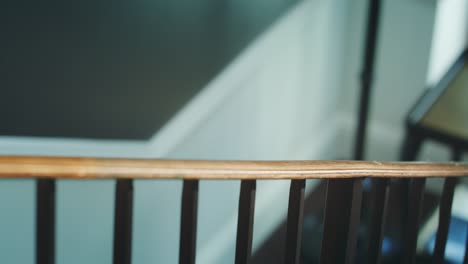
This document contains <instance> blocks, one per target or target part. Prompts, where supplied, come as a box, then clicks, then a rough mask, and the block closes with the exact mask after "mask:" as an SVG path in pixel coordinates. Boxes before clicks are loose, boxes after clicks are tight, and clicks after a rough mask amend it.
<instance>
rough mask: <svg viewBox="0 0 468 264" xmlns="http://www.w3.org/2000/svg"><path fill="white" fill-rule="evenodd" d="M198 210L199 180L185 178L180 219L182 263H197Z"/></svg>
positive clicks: (180, 260)
mask: <svg viewBox="0 0 468 264" xmlns="http://www.w3.org/2000/svg"><path fill="white" fill-rule="evenodd" d="M197 212H198V180H184V187H183V190H182V212H181V219H180V248H179V263H180V264H195V255H196V248H197V246H196V242H197Z"/></svg>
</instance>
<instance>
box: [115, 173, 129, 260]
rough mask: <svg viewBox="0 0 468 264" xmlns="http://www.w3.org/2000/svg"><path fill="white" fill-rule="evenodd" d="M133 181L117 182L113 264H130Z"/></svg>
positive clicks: (123, 180) (122, 180)
mask: <svg viewBox="0 0 468 264" xmlns="http://www.w3.org/2000/svg"><path fill="white" fill-rule="evenodd" d="M132 219H133V181H132V180H129V179H121V180H117V182H116V186H115V212H114V256H113V263H114V264H130V263H131V262H132Z"/></svg>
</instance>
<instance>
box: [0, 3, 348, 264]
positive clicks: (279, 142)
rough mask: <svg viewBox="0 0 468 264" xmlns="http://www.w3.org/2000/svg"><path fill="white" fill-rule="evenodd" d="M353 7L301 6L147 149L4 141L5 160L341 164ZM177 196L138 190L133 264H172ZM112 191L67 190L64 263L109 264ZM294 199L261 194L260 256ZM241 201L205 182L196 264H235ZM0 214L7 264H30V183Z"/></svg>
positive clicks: (155, 188)
mask: <svg viewBox="0 0 468 264" xmlns="http://www.w3.org/2000/svg"><path fill="white" fill-rule="evenodd" d="M348 2H349V1H345V0H306V1H303V2H301V3H299V4H298V5H297V6H296V7H295V8H293V9H292V10H291V11H290V12H289V13H288V14H286V15H285V16H284V17H283V18H282V19H280V20H279V21H278V22H277V23H276V24H274V25H273V26H272V27H271V28H270V29H269V30H268V31H267V32H265V34H263V35H262V36H260V37H259V38H258V39H257V40H256V41H255V42H254V43H253V44H252V45H251V46H250V47H248V48H247V49H246V50H245V51H244V52H243V53H242V54H241V55H240V56H239V57H238V58H237V59H236V60H235V61H233V62H232V64H231V65H229V66H228V67H227V68H226V69H225V71H224V72H222V73H221V74H220V75H219V76H218V77H217V78H215V79H214V80H213V81H212V82H211V83H210V84H208V85H207V87H205V88H204V89H203V90H202V92H201V93H200V94H198V95H197V96H196V97H195V98H194V99H193V100H192V101H191V102H190V103H189V104H188V105H187V106H186V107H184V108H183V109H182V110H181V111H180V112H179V113H178V114H177V115H176V116H175V117H174V118H173V119H172V120H171V121H170V122H169V123H168V124H167V125H166V126H165V127H164V128H163V129H162V130H161V131H159V132H158V133H157V134H156V135H155V136H154V137H153V138H152V139H151V140H150V141H148V142H135V141H125V142H124V141H99V140H97V141H94V140H70V139H43V138H22V137H17V138H14V137H2V138H0V154H18V155H33V154H34V155H66V156H104V157H146V158H157V157H166V158H197V159H202V158H206V159H330V158H334V156H335V152H334V150H335V149H336V146H335V138H336V132H337V126H338V125H337V118H336V108H337V97H338V93H339V90H340V87H339V84H340V82H339V77H338V76H340V75H341V69H342V63H341V59H340V55H341V54H342V47H343V45H345V44H346V41H345V38H344V35H343V34H342V33H343V32H344V31H345V22H346V21H345V18H346V8H347V5H348ZM314 183H315V182H312V181H311V182H309V183H308V187H309V189H310V188H311V187H313V185H314ZM181 185H182V182H181V181H149V180H140V181H136V182H135V208H134V226H135V228H134V244H133V245H134V248H133V250H134V254H133V259H134V261H135V263H176V261H177V258H178V239H179V223H180V222H179V217H180V195H181ZM113 188H114V182H112V181H69V180H61V181H59V183H58V201H59V202H58V206H57V208H58V216H57V218H58V219H57V227H58V233H57V240H58V241H57V242H58V243H57V245H58V256H57V263H67V264H68V263H110V260H111V250H112V243H111V241H112V211H113ZM288 188H289V185H288V182H286V181H262V182H260V183H259V184H258V191H257V200H256V218H255V227H254V228H255V230H254V248H255V247H257V246H258V245H259V244H260V243H261V242H262V241H263V239H265V238H266V237H267V236H268V234H269V232H271V231H272V229H273V228H274V227H275V226H276V225H277V223H279V222H280V221H281V220H282V218H283V217H284V215H285V212H286V204H287V195H288ZM238 190H239V182H238V181H204V182H202V183H201V185H200V197H199V200H200V201H199V202H200V205H199V236H198V240H197V242H198V256H197V260H198V262H199V263H225V262H232V261H233V253H234V247H233V246H234V237H235V226H236V218H237V200H238ZM12 201H13V202H12ZM0 211H1V212H2V219H1V220H0V221H2V222H0V223H1V224H0V234H2V237H10V238H12V239H11V240H9V241H7V242H8V244H6V243H5V242H3V240H2V241H1V242H0V243H5V244H1V245H0V251H1V252H0V254H1V255H2V259H5V260H9V262H11V263H32V262H33V254H32V253H33V242H34V240H33V239H32V238H33V231H34V230H33V227H34V225H33V221H34V217H33V214H34V181H32V180H21V181H18V180H3V181H2V184H0Z"/></svg>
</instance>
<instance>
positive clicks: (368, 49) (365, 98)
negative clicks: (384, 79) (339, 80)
mask: <svg viewBox="0 0 468 264" xmlns="http://www.w3.org/2000/svg"><path fill="white" fill-rule="evenodd" d="M380 1H381V0H369V9H368V10H369V11H368V17H367V35H366V45H365V50H364V61H363V70H362V75H361V96H360V103H359V115H358V126H357V131H356V141H355V146H354V159H356V160H362V159H364V149H365V138H366V127H367V117H368V112H369V111H368V109H369V98H370V91H371V86H372V78H373V75H374V61H375V59H374V58H375V53H376V52H375V51H376V46H377V37H378V28H379V17H380V6H381V5H380Z"/></svg>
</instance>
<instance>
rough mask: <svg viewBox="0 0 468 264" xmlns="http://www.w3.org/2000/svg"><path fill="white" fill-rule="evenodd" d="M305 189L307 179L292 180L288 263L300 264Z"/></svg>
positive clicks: (287, 247) (286, 258)
mask: <svg viewBox="0 0 468 264" xmlns="http://www.w3.org/2000/svg"><path fill="white" fill-rule="evenodd" d="M304 190H305V180H291V187H290V189H289V205H288V223H287V227H286V252H285V258H284V263H286V264H298V263H299V261H300V254H301V242H302V224H303V221H304Z"/></svg>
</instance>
